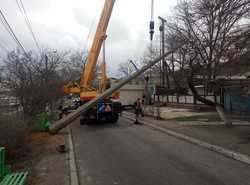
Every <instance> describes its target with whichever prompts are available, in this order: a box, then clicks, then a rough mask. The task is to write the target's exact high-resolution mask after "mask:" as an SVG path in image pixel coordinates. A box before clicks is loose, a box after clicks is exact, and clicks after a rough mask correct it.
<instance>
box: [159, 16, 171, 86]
mask: <svg viewBox="0 0 250 185" xmlns="http://www.w3.org/2000/svg"><path fill="white" fill-rule="evenodd" d="M158 18H159V19H160V20H161V25H160V27H159V31H160V32H161V54H162V55H163V54H164V53H165V45H164V43H165V37H164V34H165V33H164V31H165V28H164V23H166V22H167V21H166V19H164V18H162V17H160V16H158ZM165 74H166V80H167V87H168V88H170V84H169V77H168V68H167V66H166V61H165V57H163V58H162V85H165Z"/></svg>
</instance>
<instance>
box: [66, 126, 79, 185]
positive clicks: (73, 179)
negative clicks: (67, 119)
mask: <svg viewBox="0 0 250 185" xmlns="http://www.w3.org/2000/svg"><path fill="white" fill-rule="evenodd" d="M68 133H69V169H70V184H71V185H79V181H78V175H77V168H76V161H75V154H74V146H73V141H72V135H71V129H70V126H68Z"/></svg>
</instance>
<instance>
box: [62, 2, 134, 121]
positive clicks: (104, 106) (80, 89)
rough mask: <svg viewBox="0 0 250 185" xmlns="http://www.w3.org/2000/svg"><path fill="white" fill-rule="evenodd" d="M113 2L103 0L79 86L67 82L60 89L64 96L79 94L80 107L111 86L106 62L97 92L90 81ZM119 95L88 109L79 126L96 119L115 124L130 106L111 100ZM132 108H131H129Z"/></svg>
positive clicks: (116, 94)
mask: <svg viewBox="0 0 250 185" xmlns="http://www.w3.org/2000/svg"><path fill="white" fill-rule="evenodd" d="M114 3H115V0H105V3H104V7H103V10H102V14H101V17H100V20H99V23H98V27H97V30H96V33H95V37H94V40H93V43H92V47H91V50H90V53H89V57H88V59H87V62H86V67H85V71H84V73H83V75H82V78H81V83H80V85H79V84H77V83H76V82H69V83H68V84H67V85H65V86H63V87H62V91H63V93H65V94H69V93H79V94H80V99H81V100H80V102H81V103H80V105H83V104H85V103H86V102H88V101H89V100H91V99H93V98H95V97H96V96H98V95H100V94H101V93H102V92H104V91H105V90H106V84H109V85H111V80H112V79H110V78H106V62H105V60H104V61H103V63H102V85H101V88H99V90H96V89H94V88H92V87H91V81H92V79H93V76H94V70H95V67H96V63H97V60H98V57H99V54H100V50H101V47H102V45H103V43H104V41H105V39H106V37H107V36H106V30H107V27H108V23H109V20H110V16H111V13H112V10H113V6H114ZM118 98H119V93H118V92H114V93H113V94H111V95H110V96H109V97H108V98H107V99H105V100H104V101H101V102H99V103H98V104H97V105H95V106H93V107H92V108H90V109H89V110H88V111H87V112H85V113H84V115H83V119H81V124H83V123H85V122H88V121H89V120H96V119H103V118H105V119H107V120H109V121H111V122H117V120H118V115H119V113H120V112H121V111H122V110H124V109H129V108H128V107H131V106H122V105H121V103H120V102H118V101H114V100H112V99H118ZM131 108H133V107H131Z"/></svg>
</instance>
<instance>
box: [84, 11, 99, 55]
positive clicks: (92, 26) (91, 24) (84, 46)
mask: <svg viewBox="0 0 250 185" xmlns="http://www.w3.org/2000/svg"><path fill="white" fill-rule="evenodd" d="M95 19H96V14H95V17H94V19H93V22H92V24H91V27H90V30H89V34H88V37H87V40H86V42H85V45H84V48H83V51H82V57H83V54H84V51H85V50H86V47H87V43H88V41H89V37H90V33H91V31H92V28H93V25H94V23H95Z"/></svg>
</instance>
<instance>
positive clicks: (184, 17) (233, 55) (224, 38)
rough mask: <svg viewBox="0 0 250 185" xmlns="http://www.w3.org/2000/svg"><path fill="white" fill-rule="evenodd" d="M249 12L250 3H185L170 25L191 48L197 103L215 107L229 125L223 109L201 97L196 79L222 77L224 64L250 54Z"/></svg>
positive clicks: (210, 0)
mask: <svg viewBox="0 0 250 185" xmlns="http://www.w3.org/2000/svg"><path fill="white" fill-rule="evenodd" d="M249 9H250V1H249V0H195V1H191V0H182V1H180V2H179V4H178V5H177V7H176V12H175V16H174V20H175V21H173V22H172V23H171V29H173V30H175V31H176V32H179V34H181V36H182V38H183V40H184V39H185V40H187V41H188V42H189V45H190V46H191V47H190V51H189V66H190V69H191V73H190V75H189V77H188V84H189V88H190V89H191V91H192V92H193V94H194V95H195V98H196V99H197V100H198V101H201V102H203V103H206V104H208V105H211V106H213V107H216V109H217V111H218V113H219V114H220V116H221V117H222V119H223V120H224V122H225V123H226V125H227V126H232V124H231V121H230V120H228V119H227V118H226V117H225V114H224V112H223V109H222V107H221V106H219V105H218V104H217V103H215V102H212V101H210V100H208V99H205V98H203V97H201V96H200V95H199V94H198V92H197V91H196V89H195V88H194V77H195V75H197V74H198V73H199V72H200V71H201V70H202V71H203V73H205V75H206V80H208V81H209V80H212V79H215V78H216V77H217V76H218V75H219V74H221V66H222V65H221V64H222V63H229V62H234V63H235V65H237V62H239V60H240V58H242V56H243V55H247V54H248V53H249V49H247V48H246V47H247V45H249V42H250V34H249V33H250V25H249Z"/></svg>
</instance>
